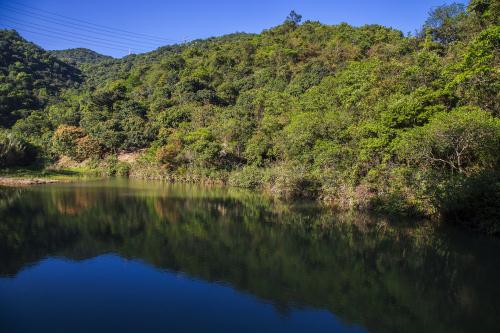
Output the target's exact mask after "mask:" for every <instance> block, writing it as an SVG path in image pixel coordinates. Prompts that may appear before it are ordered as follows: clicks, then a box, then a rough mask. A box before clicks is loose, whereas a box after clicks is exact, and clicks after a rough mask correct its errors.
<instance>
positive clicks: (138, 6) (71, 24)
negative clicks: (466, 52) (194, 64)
mask: <svg viewBox="0 0 500 333" xmlns="http://www.w3.org/2000/svg"><path fill="white" fill-rule="evenodd" d="M450 2H451V1H447V0H414V1H411V0H400V1H394V0H392V1H391V0H343V1H340V0H307V1H305V0H303V1H299V0H252V1H248V0H247V1H235V0H233V1H230V0H221V1H197V0H181V1H179V0H177V1H171V0H163V1H162V0H142V1H137V0H85V1H82V0H78V1H77V0H0V28H17V29H18V30H19V32H20V33H21V35H23V36H24V37H25V38H26V39H28V40H30V41H33V42H35V43H37V44H38V45H40V46H42V47H44V48H46V49H65V48H72V47H87V48H90V49H93V50H95V51H98V52H100V53H103V54H108V55H112V56H115V57H121V56H124V55H126V54H128V49H129V48H130V52H132V53H140V52H143V51H148V50H152V49H155V48H156V47H158V46H161V45H165V44H168V43H173V42H181V41H183V40H186V39H188V40H191V39H197V38H205V37H210V36H220V35H224V34H228V33H232V32H237V31H238V32H260V31H262V30H263V29H267V28H269V27H272V26H275V25H278V24H280V23H281V22H283V20H284V19H285V17H286V16H287V14H288V13H289V12H290V10H292V9H293V10H295V11H296V12H298V13H299V14H301V15H302V16H303V20H312V21H320V22H322V23H325V24H337V23H340V22H347V23H350V24H352V25H356V26H357V25H363V24H382V25H385V26H391V27H393V28H396V29H399V30H401V31H403V32H404V33H407V32H409V31H411V32H413V31H415V29H418V28H419V27H420V26H421V25H422V23H423V22H424V21H425V19H426V17H427V13H428V12H429V10H430V9H431V8H432V7H435V6H438V5H442V4H444V3H450ZM53 14H57V15H53ZM73 19H77V20H80V21H77V20H73ZM83 21H85V22H83ZM86 22H89V23H92V25H89V24H88V23H86ZM109 28H112V29H109ZM115 29H120V30H115ZM138 34H140V35H138Z"/></svg>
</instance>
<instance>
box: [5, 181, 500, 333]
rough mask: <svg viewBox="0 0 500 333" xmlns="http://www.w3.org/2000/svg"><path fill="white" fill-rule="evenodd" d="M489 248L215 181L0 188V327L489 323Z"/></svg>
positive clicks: (457, 235) (333, 328)
mask: <svg viewBox="0 0 500 333" xmlns="http://www.w3.org/2000/svg"><path fill="white" fill-rule="evenodd" d="M499 314H500V242H499V241H498V240H497V239H491V238H487V237H482V236H477V235H469V234H466V233H462V232H459V231H458V230H448V229H438V230H434V229H432V228H431V227H430V226H429V225H426V224H425V223H422V222H417V223H415V222H413V223H410V222H408V221H386V220H384V219H383V218H373V217H368V216H366V215H361V214H335V213H332V212H331V211H330V210H328V209H325V208H322V207H318V206H316V205H315V204H313V203H306V202H303V203H300V204H293V205H289V204H284V203H280V202H276V201H273V200H271V199H269V198H266V197H264V196H262V195H259V194H256V193H249V192H246V191H241V190H235V189H223V188H206V187H198V186H186V185H167V184H158V183H154V182H141V181H128V180H107V181H97V182H87V183H80V184H54V185H44V186H36V187H29V188H19V189H16V188H3V189H0V332H9V333H11V332H12V333H15V332H51V333H54V332H167V331H168V332H202V331H203V332H380V333H384V332H499V331H500V315H499Z"/></svg>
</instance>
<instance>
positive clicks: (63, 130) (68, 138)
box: [52, 125, 85, 158]
mask: <svg viewBox="0 0 500 333" xmlns="http://www.w3.org/2000/svg"><path fill="white" fill-rule="evenodd" d="M84 136H85V132H84V131H83V129H82V128H80V127H76V126H68V125H60V126H59V127H58V128H57V129H56V131H55V132H54V135H53V137H52V148H53V149H54V152H55V153H57V154H58V155H66V156H69V157H71V158H75V157H77V154H76V145H77V140H78V139H81V138H83V137H84Z"/></svg>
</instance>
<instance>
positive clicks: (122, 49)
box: [6, 25, 128, 52]
mask: <svg viewBox="0 0 500 333" xmlns="http://www.w3.org/2000/svg"><path fill="white" fill-rule="evenodd" d="M6 27H7V28H10V29H14V30H20V31H25V32H28V33H31V34H35V35H41V36H45V37H47V38H51V39H54V40H65V41H69V42H73V43H77V44H79V45H81V43H82V42H81V41H78V40H74V39H70V38H65V37H60V36H57V35H51V34H45V33H41V32H38V31H33V30H29V29H25V28H21V29H16V28H15V27H13V26H9V25H7V26H6ZM86 44H88V45H92V46H95V47H102V48H107V49H113V50H118V51H123V52H128V49H126V48H121V47H114V46H108V45H106V44H99V43H93V42H86Z"/></svg>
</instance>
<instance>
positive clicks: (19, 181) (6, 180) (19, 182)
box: [0, 176, 61, 186]
mask: <svg viewBox="0 0 500 333" xmlns="http://www.w3.org/2000/svg"><path fill="white" fill-rule="evenodd" d="M60 182H61V181H60V180H58V179H49V178H29V177H5V176H0V185H2V186H30V185H42V184H52V183H60Z"/></svg>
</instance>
